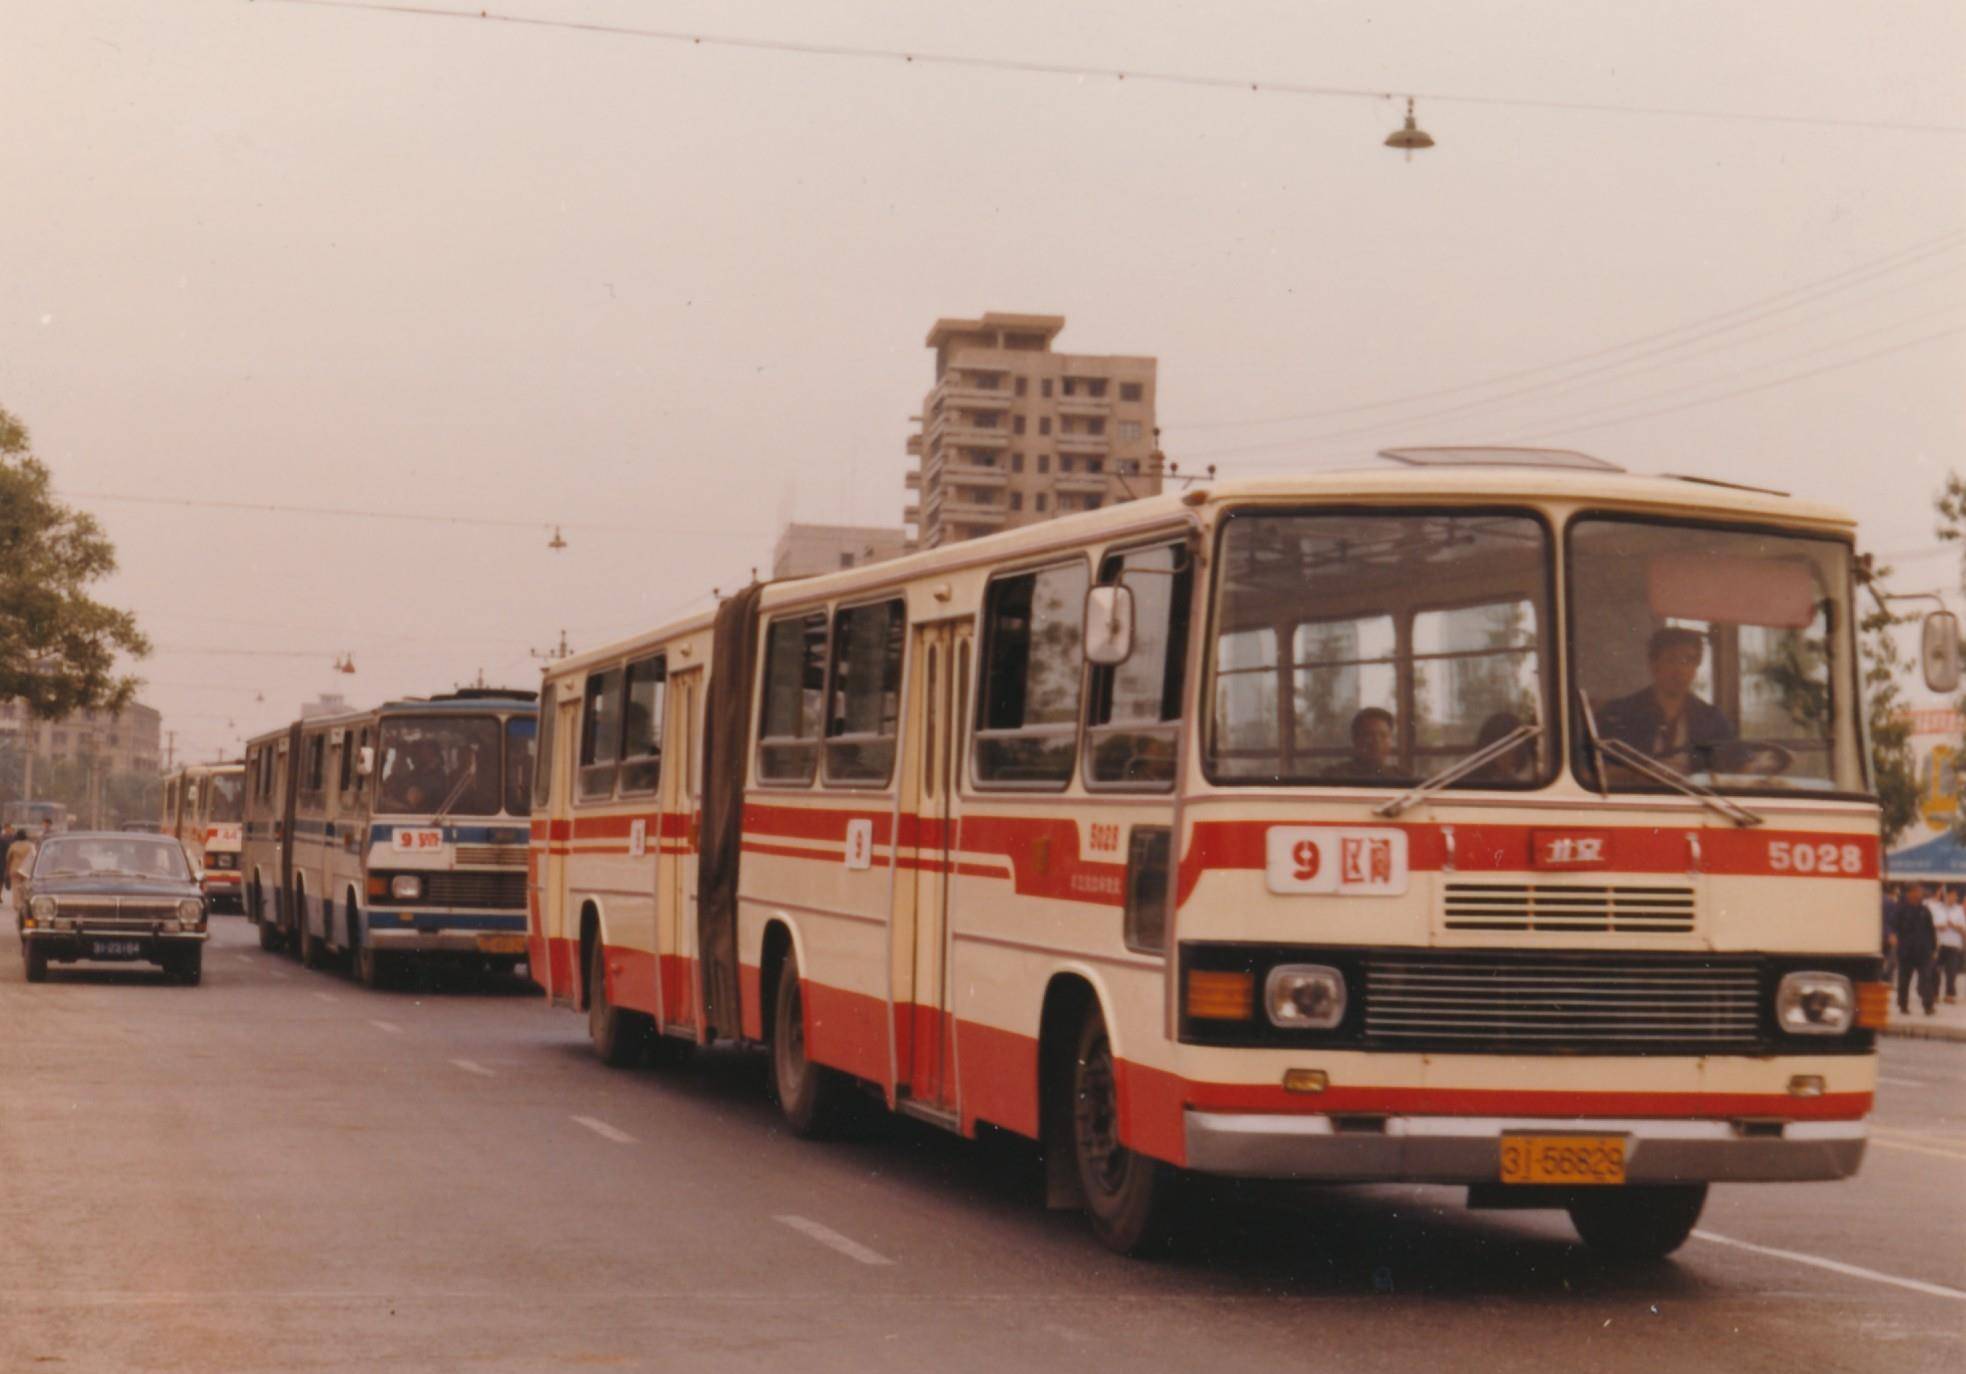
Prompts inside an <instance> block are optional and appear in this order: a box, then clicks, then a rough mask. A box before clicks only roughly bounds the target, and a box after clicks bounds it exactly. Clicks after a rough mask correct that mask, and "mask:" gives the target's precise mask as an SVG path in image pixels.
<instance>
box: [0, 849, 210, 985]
mask: <svg viewBox="0 0 1966 1374" xmlns="http://www.w3.org/2000/svg"><path fill="white" fill-rule="evenodd" d="M14 911H15V913H16V915H15V919H16V921H17V922H18V924H19V928H20V937H21V953H22V956H23V959H24V961H25V963H26V965H27V981H28V982H30V983H38V982H40V981H41V980H42V979H44V978H46V977H47V976H48V965H49V963H51V962H61V963H67V962H71V961H74V960H77V959H103V960H117V961H122V962H131V961H146V960H147V961H148V962H150V963H153V964H159V965H162V966H163V969H164V972H166V973H168V974H171V975H172V976H173V977H175V978H177V979H178V980H179V981H180V982H185V983H195V982H197V981H198V979H199V977H200V976H201V974H202V973H203V971H204V963H205V938H206V937H205V898H204V894H203V893H202V892H201V891H200V890H199V887H198V879H197V876H196V875H195V874H194V873H193V872H192V871H191V862H190V860H189V859H187V858H186V857H185V853H184V846H183V845H181V844H179V843H178V842H177V841H176V840H175V839H172V838H169V837H168V836H149V835H130V834H123V833H115V832H108V831H103V832H92V831H81V832H71V833H68V834H62V835H53V836H50V837H49V838H48V839H46V840H44V841H42V842H41V845H40V848H39V849H38V850H37V851H36V852H35V855H34V866H33V867H32V868H31V869H29V870H28V872H27V876H26V878H25V879H24V880H23V881H22V882H21V883H20V885H19V890H18V891H16V892H15V894H14Z"/></svg>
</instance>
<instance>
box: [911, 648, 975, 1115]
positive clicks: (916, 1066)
mask: <svg viewBox="0 0 1966 1374" xmlns="http://www.w3.org/2000/svg"><path fill="white" fill-rule="evenodd" d="M969 640H970V628H969V625H968V623H967V622H944V623H942V624H938V625H923V626H919V627H917V629H916V631H915V644H914V684H915V686H914V690H913V691H912V692H911V693H910V696H911V697H912V702H911V705H912V707H913V709H912V710H911V711H910V713H909V718H910V721H911V722H912V724H911V728H910V731H909V738H910V748H909V751H908V756H909V759H910V763H909V765H908V767H909V773H910V776H909V778H908V782H909V784H910V785H909V786H908V787H906V788H904V796H908V795H912V798H913V806H912V811H913V821H914V826H913V829H914V840H915V843H914V845H913V846H912V848H913V851H914V853H913V865H912V866H913V874H914V891H913V894H912V895H913V898H914V900H913V902H912V903H911V906H912V908H913V911H912V916H913V919H912V921H909V922H906V923H901V922H897V923H896V927H895V930H896V938H897V939H905V940H907V941H909V942H910V944H911V946H912V949H911V950H910V951H909V952H908V953H907V954H906V956H905V957H898V958H897V960H896V963H897V964H898V965H900V966H901V967H902V968H904V969H905V970H907V972H908V974H909V975H910V977H909V978H908V980H907V985H906V987H907V1006H906V1007H905V1009H904V1010H905V1018H904V1019H905V1032H904V1039H905V1041H906V1047H905V1053H904V1054H903V1055H901V1056H898V1058H899V1060H900V1062H899V1063H898V1064H897V1067H898V1068H899V1070H900V1071H901V1075H902V1077H903V1078H904V1079H905V1095H906V1096H907V1097H909V1098H912V1099H913V1100H914V1101H916V1102H919V1103H922V1104H923V1105H926V1106H931V1107H935V1108H938V1109H941V1110H950V1109H953V1108H954V1107H955V1106H956V1073H955V1055H956V1036H955V1021H954V1011H955V1009H954V1007H953V1006H951V1005H950V999H949V990H950V988H951V987H952V986H953V983H952V980H951V979H950V976H949V965H950V959H951V954H952V951H953V945H952V942H951V939H950V918H951V916H952V915H953V913H954V902H953V897H954V893H955V870H956V854H957V851H958V850H959V849H960V848H961V845H960V829H961V815H960V807H959V801H958V798H959V793H960V787H959V779H960V777H961V770H962V758H963V753H962V741H963V726H964V723H965V718H966V717H967V716H968V714H969V654H970V648H969ZM905 847H906V846H905V845H904V846H902V847H901V848H905Z"/></svg>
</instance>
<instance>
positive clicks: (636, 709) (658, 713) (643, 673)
mask: <svg viewBox="0 0 1966 1374" xmlns="http://www.w3.org/2000/svg"><path fill="white" fill-rule="evenodd" d="M667 679H668V671H667V667H666V662H665V660H664V659H663V656H662V655H661V654H657V655H656V656H655V657H653V658H645V659H641V660H640V661H638V662H635V663H631V664H629V665H628V704H627V712H626V715H625V716H624V718H623V721H622V727H623V728H622V742H621V794H622V795H623V796H624V797H625V796H627V795H628V794H630V793H631V792H632V793H641V794H647V793H650V792H653V791H655V785H656V782H657V780H658V779H659V778H660V777H661V776H662V712H663V695H664V690H665V687H666V683H667Z"/></svg>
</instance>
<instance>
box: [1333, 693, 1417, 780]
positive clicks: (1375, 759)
mask: <svg viewBox="0 0 1966 1374" xmlns="http://www.w3.org/2000/svg"><path fill="white" fill-rule="evenodd" d="M1393 725H1394V721H1393V713H1392V712H1391V711H1388V710H1386V709H1385V708H1384V707H1380V706H1368V707H1366V708H1365V709H1364V710H1363V711H1360V712H1359V713H1358V714H1357V715H1355V716H1353V717H1352V753H1351V757H1350V758H1348V759H1346V760H1344V761H1343V762H1342V763H1339V764H1337V765H1336V766H1334V767H1331V768H1327V769H1326V770H1325V772H1324V776H1325V777H1327V778H1363V779H1367V780H1370V779H1373V778H1390V777H1394V776H1396V775H1397V774H1398V771H1399V770H1398V769H1397V768H1396V767H1395V766H1394V764H1393Z"/></svg>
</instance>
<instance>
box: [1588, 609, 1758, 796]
mask: <svg viewBox="0 0 1966 1374" xmlns="http://www.w3.org/2000/svg"><path fill="white" fill-rule="evenodd" d="M1705 651H1706V640H1705V638H1704V637H1703V636H1702V635H1701V634H1700V632H1699V631H1698V630H1688V629H1681V628H1678V627H1673V626H1668V627H1667V628H1665V629H1662V630H1654V631H1653V632H1652V638H1651V639H1650V640H1649V641H1647V643H1646V646H1645V656H1646V662H1647V664H1648V666H1649V667H1650V668H1651V671H1652V682H1651V685H1649V686H1646V687H1641V688H1640V689H1639V690H1638V691H1636V692H1633V693H1632V694H1631V695H1630V696H1625V697H1619V698H1618V699H1617V700H1616V701H1608V702H1606V703H1605V704H1604V705H1603V706H1602V707H1601V708H1599V710H1598V713H1597V728H1598V730H1599V731H1600V732H1601V733H1602V734H1603V735H1604V736H1605V737H1606V738H1609V739H1615V740H1622V741H1624V742H1625V743H1626V744H1629V745H1630V746H1631V747H1632V748H1634V749H1637V750H1639V751H1640V752H1642V753H1645V754H1649V755H1651V756H1652V757H1653V758H1656V759H1664V760H1669V761H1672V760H1680V761H1675V762H1673V766H1674V767H1675V768H1678V769H1679V770H1680V771H1681V772H1712V771H1714V751H1715V746H1717V745H1722V744H1727V743H1730V742H1732V740H1733V739H1734V722H1733V721H1731V720H1729V719H1728V718H1727V713H1726V712H1725V711H1722V710H1721V709H1720V708H1719V707H1717V706H1715V705H1713V704H1712V703H1711V702H1707V701H1702V700H1701V699H1700V698H1699V697H1697V696H1695V695H1694V693H1693V679H1694V678H1695V677H1696V676H1698V674H1699V671H1700V660H1701V658H1702V657H1703V656H1704V654H1705ZM1681 756H1685V757H1684V759H1683V760H1681Z"/></svg>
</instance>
